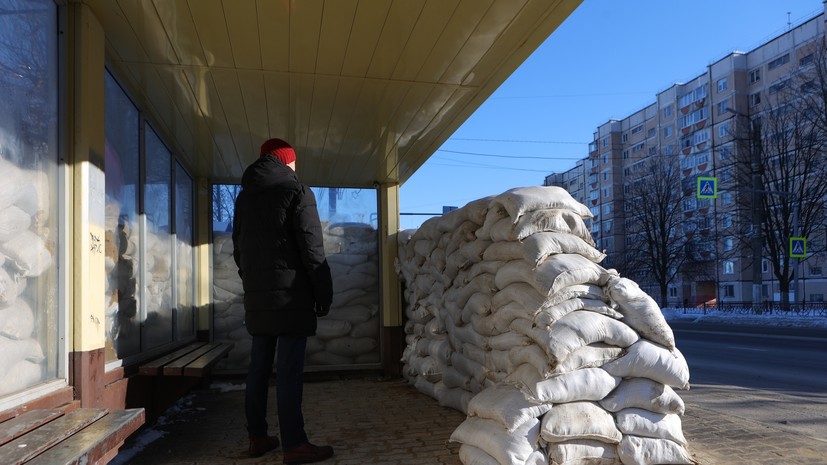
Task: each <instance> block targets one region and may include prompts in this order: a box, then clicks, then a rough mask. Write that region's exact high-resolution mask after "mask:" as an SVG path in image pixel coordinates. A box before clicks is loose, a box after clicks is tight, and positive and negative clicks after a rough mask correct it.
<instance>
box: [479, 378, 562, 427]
mask: <svg viewBox="0 0 827 465" xmlns="http://www.w3.org/2000/svg"><path fill="white" fill-rule="evenodd" d="M549 410H551V405H550V404H537V403H534V402H530V401H529V400H528V399H526V397H525V395H524V394H523V392H522V391H520V390H519V389H518V388H517V387H515V386H512V385H508V384H498V385H495V386H492V387H489V388H486V389H483V390H482V391H481V392H480V393H478V394H477V395H475V396H474V397H473V398H472V399H471V402H469V403H468V415H471V416H477V417H480V418H487V419H489V420H496V421H497V422H499V423H500V424H501V425H502V426H503V427H504V428H505V429H506V430H508V431H509V432H513V431H514V430H516V429H517V428H519V427H520V426H521V425H522V424H523V423H525V422H526V421H528V420H532V419H535V418H540V417H542V416H543V415H544V414H545V413H546V412H548V411H549Z"/></svg>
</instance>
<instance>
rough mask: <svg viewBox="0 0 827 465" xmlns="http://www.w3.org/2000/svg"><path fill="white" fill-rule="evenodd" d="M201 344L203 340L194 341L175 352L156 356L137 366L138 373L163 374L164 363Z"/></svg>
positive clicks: (185, 353)
mask: <svg viewBox="0 0 827 465" xmlns="http://www.w3.org/2000/svg"><path fill="white" fill-rule="evenodd" d="M203 346H204V343H203V342H194V343H192V344H190V345H188V346H186V347H183V348H181V349H178V350H176V351H175V352H172V353H169V354H167V355H164V356H163V357H159V358H156V359H155V360H152V361H150V362H147V363H145V364H143V365H141V366H140V368H138V373H139V374H141V375H147V376H158V375H162V374H164V365H166V364H168V363H170V362H172V361H174V360H177V359H179V358H181V357H183V356H185V355H187V354H189V353H191V352H192V351H194V350H197V349H199V348H201V347H203Z"/></svg>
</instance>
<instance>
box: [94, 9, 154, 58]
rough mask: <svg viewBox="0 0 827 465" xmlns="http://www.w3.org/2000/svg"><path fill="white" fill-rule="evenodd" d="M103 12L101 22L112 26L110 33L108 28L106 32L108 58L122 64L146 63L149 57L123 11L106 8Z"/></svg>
mask: <svg viewBox="0 0 827 465" xmlns="http://www.w3.org/2000/svg"><path fill="white" fill-rule="evenodd" d="M99 1H103V0H99ZM103 11H104V12H105V17H104V18H101V20H103V21H106V23H107V24H110V25H112V27H111V31H110V30H109V28H107V30H106V42H107V43H108V44H110V46H109V47H108V48H107V54H108V56H110V57H114V58H116V59H117V60H118V61H123V62H132V63H134V62H140V63H146V62H148V61H149V56H148V55H147V54H146V51H145V50H144V46H143V44H142V43H141V41H140V40H139V38H138V36H137V35H135V31H133V30H132V25H131V24H130V23H129V20H128V19H127V18H126V16H124V13H123V11H121V10H120V9H119V8H107V9H104V10H103Z"/></svg>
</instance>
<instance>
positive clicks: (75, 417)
mask: <svg viewBox="0 0 827 465" xmlns="http://www.w3.org/2000/svg"><path fill="white" fill-rule="evenodd" d="M104 415H106V410H105V409H92V408H82V409H78V410H75V411H73V412H71V413H68V414H66V415H63V416H62V417H60V418H57V419H55V420H53V421H51V422H49V423H46V424H44V425H42V426H40V427H39V428H37V429H35V430H32V431H30V432H29V433H27V434H24V435H22V436H20V437H18V438H16V439H14V440H13V441H10V442H8V443H7V444H5V445H4V446H3V447H2V448H0V463H2V464H3V465H12V464H13V465H19V464H22V463H25V462H26V461H27V460H29V459H31V458H32V457H34V456H36V455H38V454H40V453H42V452H43V451H45V450H47V449H49V448H50V447H52V446H53V445H55V444H57V443H58V442H60V441H62V440H63V439H65V438H67V437H69V436H71V435H73V434H75V433H76V432H78V431H80V430H81V429H83V428H85V427H86V426H87V425H89V424H90V423H92V422H94V421H95V420H97V419H98V418H101V417H102V416H104Z"/></svg>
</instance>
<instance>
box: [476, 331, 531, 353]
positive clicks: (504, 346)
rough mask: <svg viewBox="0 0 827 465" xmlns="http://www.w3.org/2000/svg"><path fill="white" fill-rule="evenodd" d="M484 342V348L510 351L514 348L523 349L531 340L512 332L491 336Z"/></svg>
mask: <svg viewBox="0 0 827 465" xmlns="http://www.w3.org/2000/svg"><path fill="white" fill-rule="evenodd" d="M485 341H486V347H487V348H489V349H494V350H511V349H513V348H515V347H523V346H527V345H530V344H531V343H532V342H531V338H529V337H528V336H526V335H524V334H520V333H517V332H514V331H508V332H506V333H502V334H498V335H496V336H491V337H489V338H487V339H486V340H485Z"/></svg>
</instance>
